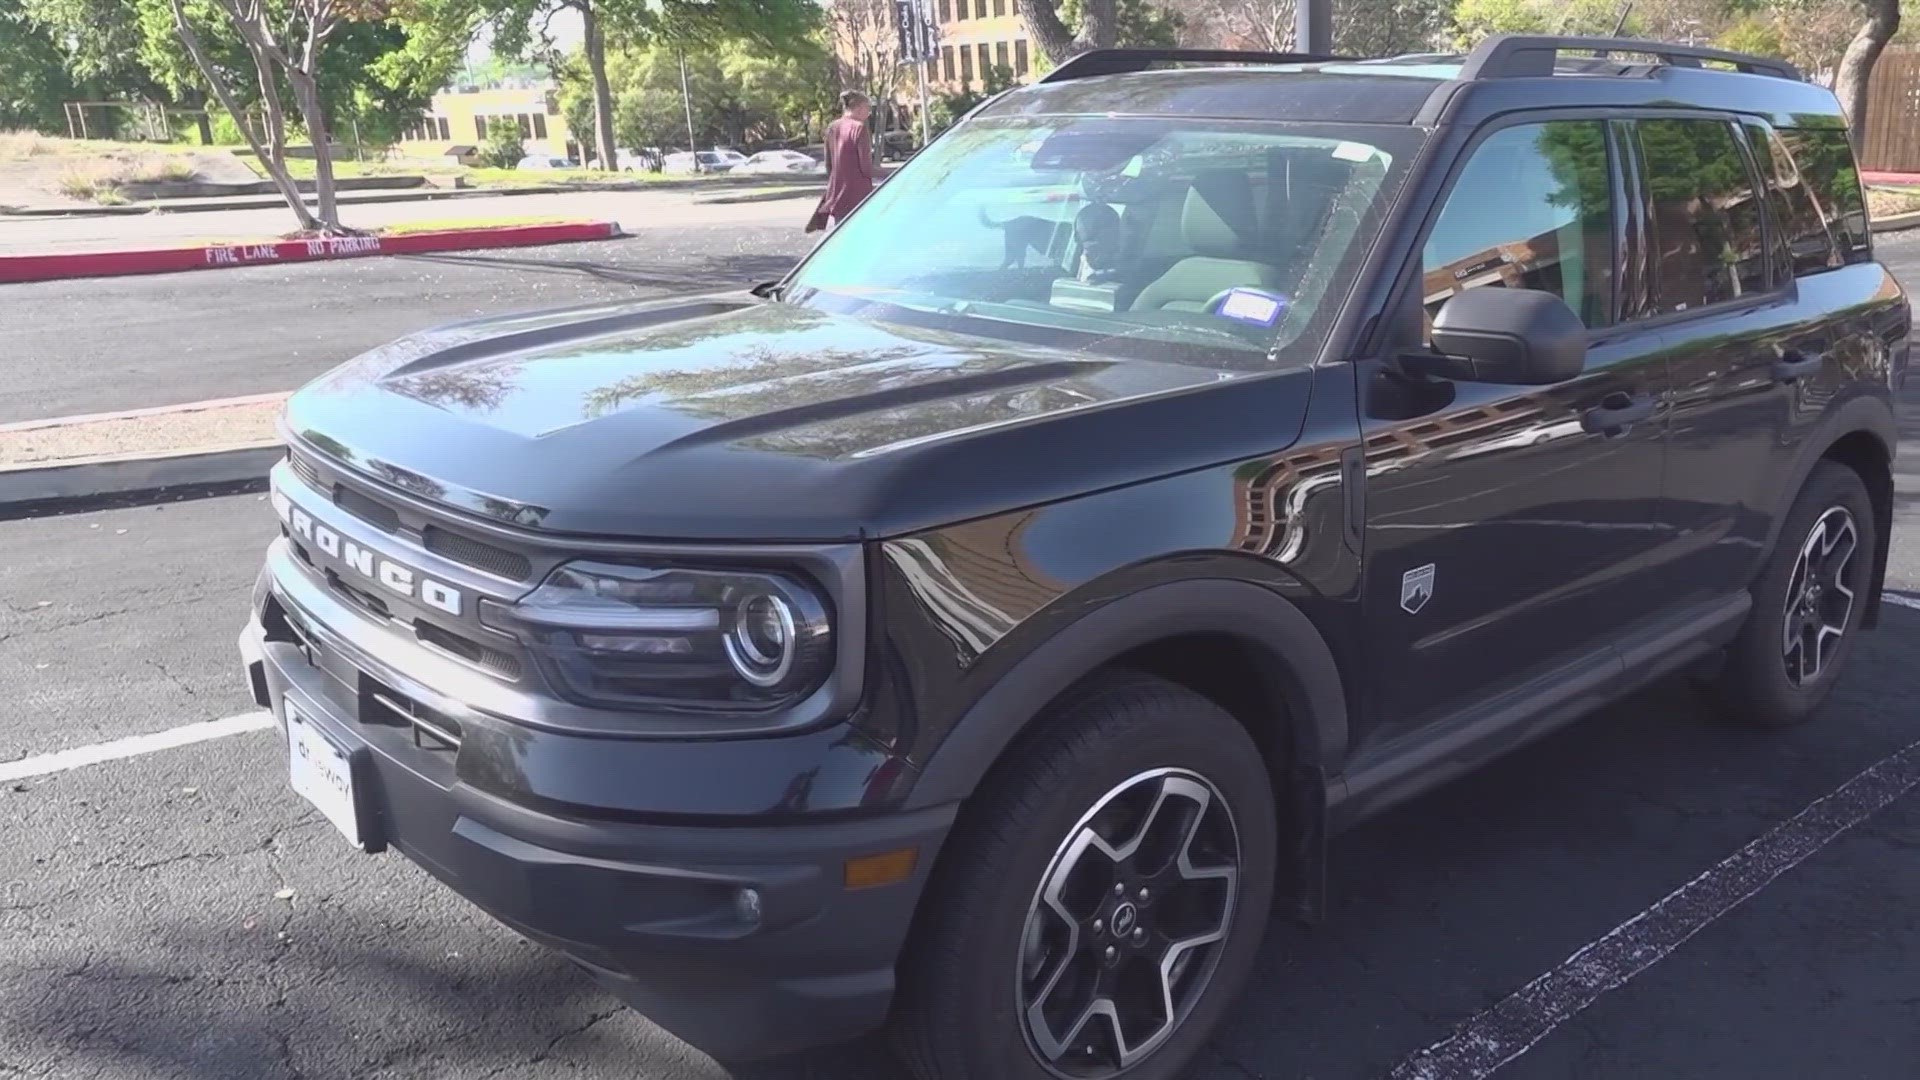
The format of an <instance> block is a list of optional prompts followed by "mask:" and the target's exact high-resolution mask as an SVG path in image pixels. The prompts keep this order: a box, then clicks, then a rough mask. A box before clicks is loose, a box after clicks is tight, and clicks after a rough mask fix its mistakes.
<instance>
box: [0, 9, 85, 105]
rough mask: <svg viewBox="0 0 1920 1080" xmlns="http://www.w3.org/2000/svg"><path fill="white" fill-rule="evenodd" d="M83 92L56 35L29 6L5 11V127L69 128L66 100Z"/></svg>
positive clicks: (1, 39)
mask: <svg viewBox="0 0 1920 1080" xmlns="http://www.w3.org/2000/svg"><path fill="white" fill-rule="evenodd" d="M77 96H79V93H78V91H77V89H76V88H75V86H74V81H73V78H72V76H71V75H69V74H68V72H67V66H66V58H65V56H64V55H63V54H62V52H61V50H60V47H59V46H58V45H56V44H55V43H54V40H53V38H52V37H51V36H49V35H48V34H47V33H46V31H45V30H43V29H41V28H40V27H38V26H36V25H34V24H33V23H31V22H29V21H28V20H27V14H26V12H24V11H4V12H0V130H5V129H7V128H31V129H33V130H35V131H45V132H58V131H63V130H64V129H65V121H64V119H63V115H64V113H65V108H64V107H63V103H64V102H66V101H69V100H71V99H73V98H74V97H77Z"/></svg>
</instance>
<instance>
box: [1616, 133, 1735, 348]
mask: <svg viewBox="0 0 1920 1080" xmlns="http://www.w3.org/2000/svg"><path fill="white" fill-rule="evenodd" d="M1634 126H1635V128H1636V130H1637V131H1638V133H1639V138H1640V151H1641V156H1642V158H1643V159H1644V160H1645V162H1646V174H1647V197H1648V201H1649V202H1650V203H1651V204H1652V214H1651V218H1652V220H1651V222H1650V224H1651V225H1652V234H1653V235H1652V237H1651V242H1652V254H1653V264H1654V276H1655V281H1656V283H1657V286H1658V287H1657V295H1656V296H1655V297H1654V302H1653V310H1654V312H1655V313H1665V312H1673V311H1692V310H1694V309H1696V308H1701V307H1705V306H1706V305H1708V304H1717V303H1719V302H1720V301H1722V300H1731V299H1733V298H1734V297H1736V296H1741V295H1744V294H1746V293H1751V292H1763V291H1765V290H1766V288H1767V283H1766V262H1767V260H1766V250H1765V246H1764V244H1763V243H1762V240H1761V230H1760V200H1759V199H1758V198H1757V197H1756V196H1755V194H1754V191H1753V180H1752V177H1751V176H1750V175H1749V174H1748V172H1747V163H1746V159H1745V158H1743V157H1742V156H1741V154H1740V147H1739V145H1738V144H1737V143H1735V142H1734V137H1733V126H1732V125H1731V124H1728V123H1726V122H1725V121H1721V120H1642V121H1640V122H1639V123H1637V124H1635V125H1634Z"/></svg>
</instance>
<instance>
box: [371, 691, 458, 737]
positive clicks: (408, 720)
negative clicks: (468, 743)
mask: <svg viewBox="0 0 1920 1080" xmlns="http://www.w3.org/2000/svg"><path fill="white" fill-rule="evenodd" d="M360 722H361V723H363V724H386V725H388V726H391V727H404V728H409V729H411V730H412V732H413V745H415V746H418V747H422V748H424V749H435V748H437V747H445V748H446V749H449V750H458V749H460V738H461V735H462V734H463V733H462V732H461V730H460V722H459V721H458V720H455V719H454V718H452V717H450V716H447V715H445V714H443V713H440V712H436V711H434V710H433V709H429V708H427V707H426V706H425V705H422V704H420V703H419V702H418V701H415V700H413V699H412V698H410V697H408V696H406V695H405V694H402V693H401V692H400V691H398V690H395V689H393V688H392V687H390V686H388V685H387V684H385V683H383V682H381V681H380V680H378V679H376V678H374V677H373V676H371V675H367V674H365V673H362V674H361V676H360Z"/></svg>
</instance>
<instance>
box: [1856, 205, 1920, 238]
mask: <svg viewBox="0 0 1920 1080" xmlns="http://www.w3.org/2000/svg"><path fill="white" fill-rule="evenodd" d="M1916 226H1920V210H1909V211H1907V212H1906V213H1904V214H1889V215H1887V216H1886V217H1883V218H1873V219H1871V220H1869V221H1868V222H1867V231H1868V232H1877V233H1883V232H1901V231H1903V230H1906V229H1911V228H1914V227H1916Z"/></svg>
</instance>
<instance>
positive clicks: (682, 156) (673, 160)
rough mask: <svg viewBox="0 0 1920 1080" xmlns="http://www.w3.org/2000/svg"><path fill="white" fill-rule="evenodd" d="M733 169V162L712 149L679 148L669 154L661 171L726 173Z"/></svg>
mask: <svg viewBox="0 0 1920 1080" xmlns="http://www.w3.org/2000/svg"><path fill="white" fill-rule="evenodd" d="M732 169H733V162H731V161H729V160H728V159H726V158H724V157H722V156H721V155H719V154H717V153H715V152H714V151H712V150H699V151H692V152H689V151H686V150H679V151H675V152H674V153H671V154H668V155H667V156H666V158H665V160H664V162H663V164H662V169H661V171H663V172H669V173H724V172H729V171H731V170H732Z"/></svg>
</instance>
